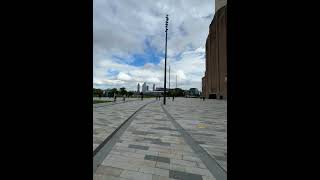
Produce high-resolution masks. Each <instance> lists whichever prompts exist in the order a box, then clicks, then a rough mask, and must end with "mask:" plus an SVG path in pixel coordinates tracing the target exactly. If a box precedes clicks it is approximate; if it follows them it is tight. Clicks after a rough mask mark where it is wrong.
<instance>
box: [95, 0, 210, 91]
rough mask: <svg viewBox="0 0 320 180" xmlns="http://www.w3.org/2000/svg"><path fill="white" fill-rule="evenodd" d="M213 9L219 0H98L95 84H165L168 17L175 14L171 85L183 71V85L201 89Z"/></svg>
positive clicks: (171, 20) (169, 59)
mask: <svg viewBox="0 0 320 180" xmlns="http://www.w3.org/2000/svg"><path fill="white" fill-rule="evenodd" d="M213 13H214V1H213V0H196V1H195V0H157V1H155V0H94V1H93V86H94V88H101V89H107V88H114V87H115V88H120V87H126V88H127V89H128V90H137V83H141V84H142V83H143V82H146V83H147V85H149V89H152V84H153V83H155V84H156V87H163V76H164V51H165V16H166V14H169V24H168V29H169V30H168V52H167V53H168V54H167V68H169V65H170V69H171V87H175V85H176V82H175V80H176V75H177V77H178V87H179V88H182V89H189V88H193V87H195V88H198V89H199V90H201V86H202V85H201V78H202V77H203V76H204V71H205V41H206V38H207V35H208V31H209V25H210V23H211V21H212V18H213ZM167 72H168V71H167ZM167 78H168V75H167ZM167 80H168V81H169V78H168V79H167ZM167 87H169V84H168V83H167Z"/></svg>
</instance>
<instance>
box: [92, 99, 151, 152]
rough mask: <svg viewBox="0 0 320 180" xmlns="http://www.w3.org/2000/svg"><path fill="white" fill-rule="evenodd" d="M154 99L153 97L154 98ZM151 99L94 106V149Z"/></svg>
mask: <svg viewBox="0 0 320 180" xmlns="http://www.w3.org/2000/svg"><path fill="white" fill-rule="evenodd" d="M152 100H153V99H152ZM149 101H151V99H144V100H143V101H141V100H138V99H134V100H133V99H131V100H130V101H129V102H125V103H121V102H117V103H116V104H106V105H104V103H101V104H102V105H101V104H98V105H99V106H94V107H93V150H95V149H96V148H97V147H98V146H99V145H100V144H101V143H102V142H103V140H105V139H106V138H107V137H108V136H109V135H110V134H111V133H112V132H113V131H114V130H115V129H116V128H118V127H119V126H120V125H121V124H122V123H123V122H124V121H125V120H126V119H128V118H129V117H130V115H132V114H133V113H134V112H135V111H136V110H138V109H139V108H140V107H141V106H142V105H144V104H146V103H147V102H149Z"/></svg>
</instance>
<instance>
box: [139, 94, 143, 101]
mask: <svg viewBox="0 0 320 180" xmlns="http://www.w3.org/2000/svg"><path fill="white" fill-rule="evenodd" d="M140 96H141V101H143V92H141V93H140Z"/></svg>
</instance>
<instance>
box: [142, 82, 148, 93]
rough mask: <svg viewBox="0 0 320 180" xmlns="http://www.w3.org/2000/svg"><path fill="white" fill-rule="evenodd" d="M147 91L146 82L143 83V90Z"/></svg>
mask: <svg viewBox="0 0 320 180" xmlns="http://www.w3.org/2000/svg"><path fill="white" fill-rule="evenodd" d="M146 91H147V84H146V82H144V83H143V85H142V92H143V93H145V92H146Z"/></svg>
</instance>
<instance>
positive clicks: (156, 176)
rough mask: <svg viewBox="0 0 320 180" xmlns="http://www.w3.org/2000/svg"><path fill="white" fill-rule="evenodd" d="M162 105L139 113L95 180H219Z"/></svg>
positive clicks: (150, 107) (154, 104) (156, 105)
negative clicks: (169, 117)
mask: <svg viewBox="0 0 320 180" xmlns="http://www.w3.org/2000/svg"><path fill="white" fill-rule="evenodd" d="M161 102H162V101H161ZM161 102H160V101H158V102H154V103H151V104H149V105H147V106H146V107H144V108H143V109H142V110H141V111H140V112H139V113H137V115H136V117H135V118H134V119H133V121H132V122H131V124H130V126H129V127H128V129H127V130H126V131H125V132H124V134H122V136H121V137H120V139H119V142H117V143H116V144H115V145H114V146H113V148H112V150H111V152H110V153H109V154H108V156H107V157H106V158H105V159H104V161H103V162H102V164H101V165H100V166H99V167H98V169H97V171H96V172H95V174H94V179H95V180H127V179H132V180H173V179H183V180H215V177H214V176H213V175H212V174H211V173H210V171H209V170H208V169H207V168H206V166H205V165H204V164H203V162H202V161H201V159H200V158H199V157H198V155H197V154H196V153H195V152H194V151H193V150H192V148H191V147H189V145H188V144H186V142H185V140H184V138H183V137H181V134H180V133H179V132H178V131H177V130H176V129H175V127H174V126H173V124H172V123H171V121H170V120H169V119H168V117H167V116H166V114H165V113H164V112H163V110H162V108H161V106H160V103H161ZM211 119H212V118H211ZM202 141H206V140H205V139H202Z"/></svg>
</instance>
